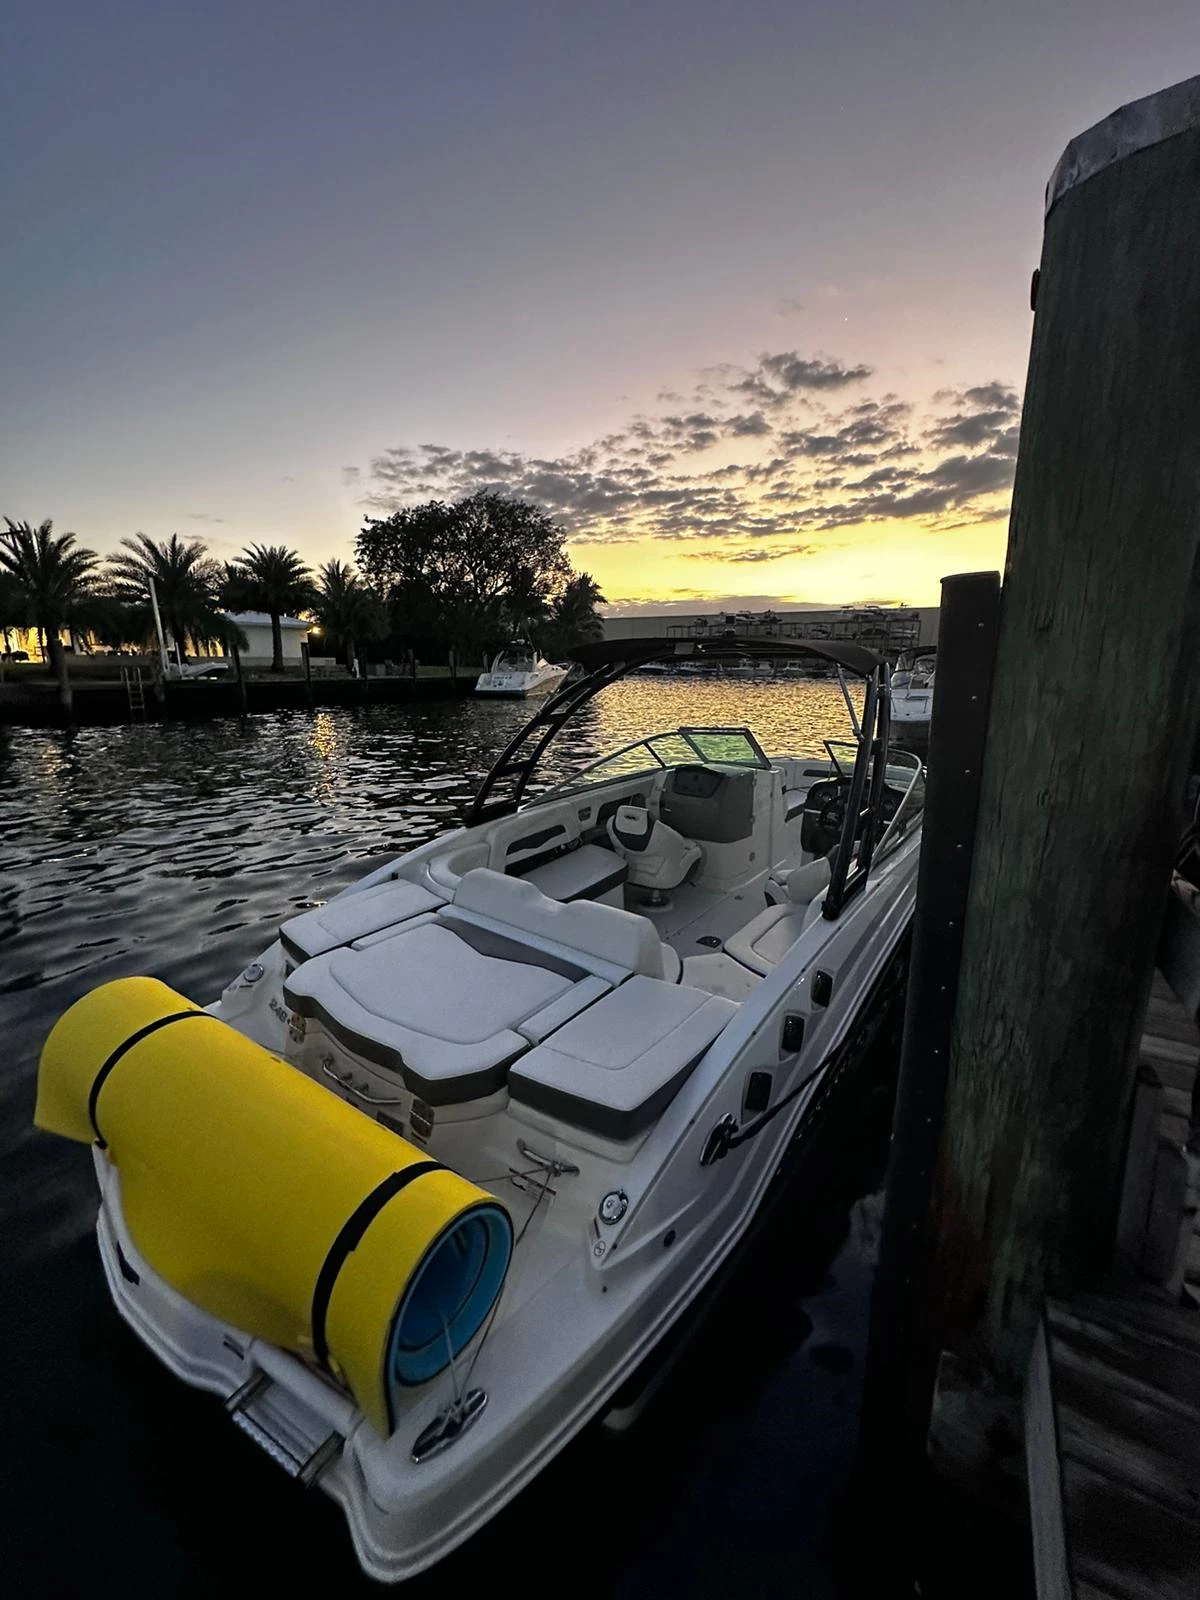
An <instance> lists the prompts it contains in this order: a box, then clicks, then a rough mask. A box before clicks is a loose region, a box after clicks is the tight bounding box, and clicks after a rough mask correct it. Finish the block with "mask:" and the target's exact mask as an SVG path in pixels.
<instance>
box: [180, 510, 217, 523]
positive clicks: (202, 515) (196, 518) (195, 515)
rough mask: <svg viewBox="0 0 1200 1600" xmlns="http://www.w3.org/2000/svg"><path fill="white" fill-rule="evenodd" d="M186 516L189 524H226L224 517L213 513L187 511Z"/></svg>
mask: <svg viewBox="0 0 1200 1600" xmlns="http://www.w3.org/2000/svg"><path fill="white" fill-rule="evenodd" d="M184 516H185V517H186V518H187V520H188V521H189V522H224V521H225V518H224V517H218V516H217V515H216V514H215V513H214V512H212V511H185V512H184Z"/></svg>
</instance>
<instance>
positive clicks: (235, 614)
mask: <svg viewBox="0 0 1200 1600" xmlns="http://www.w3.org/2000/svg"><path fill="white" fill-rule="evenodd" d="M226 615H227V616H228V618H229V620H230V622H235V623H236V624H237V625H238V627H239V628H240V629H241V630H242V632H243V633H244V634H245V635H246V644H247V648H246V649H245V650H243V651H242V660H243V661H244V662H245V663H246V665H247V666H248V667H261V666H267V667H269V666H270V665H271V656H272V653H273V648H272V640H271V618H270V616H269V615H268V614H267V613H266V612H265V611H230V612H227V613H226ZM279 625H280V627H281V628H282V630H283V664H284V666H285V667H287V666H293V667H298V666H299V665H300V662H301V659H302V658H301V655H300V646H301V645H302V644H303V643H304V641H305V640H306V639H307V638H308V636H309V634H310V633H311V631H312V627H313V624H312V623H311V622H301V621H300V618H299V617H281V618H280V619H279Z"/></svg>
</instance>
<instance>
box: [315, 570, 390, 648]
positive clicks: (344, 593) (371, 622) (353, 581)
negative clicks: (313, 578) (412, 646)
mask: <svg viewBox="0 0 1200 1600" xmlns="http://www.w3.org/2000/svg"><path fill="white" fill-rule="evenodd" d="M317 576H318V579H319V584H318V587H317V593H316V598H315V599H314V600H313V601H312V610H313V612H314V614H315V615H316V618H317V621H318V622H319V623H320V624H321V626H322V627H323V628H324V629H325V631H326V633H328V634H329V635H330V636H331V637H332V639H333V640H334V642H335V643H336V644H337V645H338V646H339V647H340V649H341V650H342V651H343V652H344V653H345V657H346V665H347V667H349V668H350V670H351V671H353V670H354V657H355V652H356V649H357V646H358V645H360V644H362V643H364V642H365V641H366V640H368V639H379V638H381V637H382V636H383V634H384V632H385V630H386V627H387V622H386V618H385V615H384V610H383V607H382V606H381V605H380V603H379V600H378V599H377V598H376V596H375V594H374V593H373V592H372V590H371V589H370V588H368V586H367V585H366V584H365V583H364V582H363V580H362V579H361V578H360V577H359V575H358V573H357V572H355V570H354V568H353V567H351V566H349V565H348V564H347V563H346V562H345V561H327V562H326V563H325V565H324V566H323V567H321V568H320V569H319V571H318V574H317Z"/></svg>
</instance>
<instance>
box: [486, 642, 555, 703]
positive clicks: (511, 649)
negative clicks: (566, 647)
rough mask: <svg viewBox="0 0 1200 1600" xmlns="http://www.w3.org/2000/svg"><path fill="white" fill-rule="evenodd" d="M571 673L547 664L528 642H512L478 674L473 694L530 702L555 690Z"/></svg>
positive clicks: (551, 663)
mask: <svg viewBox="0 0 1200 1600" xmlns="http://www.w3.org/2000/svg"><path fill="white" fill-rule="evenodd" d="M570 670H571V668H570V666H569V665H567V664H565V663H563V662H553V661H546V660H545V659H544V658H543V657H542V656H540V655H539V654H538V652H537V651H536V650H535V649H534V647H533V646H532V645H531V644H530V643H529V642H528V641H527V640H525V639H514V640H513V641H512V642H511V643H510V644H506V645H505V646H504V649H503V650H501V651H500V652H499V653H498V654H497V655H496V656H495V657H494V658H493V660H492V664H491V666H490V667H489V668H488V670H487V671H486V672H484V673H481V674H480V676H479V678H478V679H477V681H476V684H475V693H476V694H484V695H492V696H493V697H494V698H497V699H503V700H529V699H532V698H533V697H534V696H535V695H541V694H549V693H550V691H551V690H552V689H557V688H558V686H559V684H560V683H561V682H562V681H563V679H564V678H565V677H566V676H567V674H568V672H570Z"/></svg>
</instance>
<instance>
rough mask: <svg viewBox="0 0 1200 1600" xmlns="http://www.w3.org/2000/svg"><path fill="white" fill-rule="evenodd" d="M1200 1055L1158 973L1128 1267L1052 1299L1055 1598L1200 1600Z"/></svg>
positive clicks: (1139, 1111) (1045, 1353)
mask: <svg viewBox="0 0 1200 1600" xmlns="http://www.w3.org/2000/svg"><path fill="white" fill-rule="evenodd" d="M1198 1060H1200V1031H1198V1030H1197V1028H1196V1025H1195V1023H1194V1022H1193V1021H1192V1019H1191V1017H1190V1016H1189V1015H1188V1014H1187V1012H1185V1011H1184V1009H1183V1007H1182V1006H1181V1005H1180V1003H1179V1001H1178V1000H1177V999H1176V998H1175V997H1174V995H1173V994H1172V992H1171V990H1170V989H1169V988H1168V987H1167V985H1166V983H1165V982H1164V981H1163V979H1162V978H1161V976H1158V975H1156V977H1155V984H1154V990H1153V994H1152V997H1151V1001H1150V1007H1149V1011H1148V1014H1147V1019H1146V1028H1145V1032H1144V1035H1143V1038H1142V1043H1141V1052H1140V1061H1141V1065H1140V1070H1139V1079H1138V1094H1137V1101H1136V1103H1135V1108H1134V1116H1133V1126H1132V1133H1131V1140H1130V1159H1129V1165H1128V1168H1127V1173H1126V1187H1125V1196H1124V1201H1123V1205H1122V1213H1121V1225H1120V1235H1119V1244H1118V1251H1119V1258H1120V1264H1119V1269H1118V1272H1117V1273H1116V1274H1115V1275H1114V1277H1113V1280H1112V1281H1111V1283H1109V1284H1107V1285H1106V1286H1105V1287H1104V1288H1102V1289H1101V1290H1098V1291H1095V1292H1091V1293H1088V1294H1080V1295H1076V1296H1074V1297H1072V1298H1071V1299H1069V1300H1051V1301H1050V1302H1049V1303H1048V1305H1047V1307H1046V1317H1045V1323H1044V1337H1043V1338H1041V1339H1039V1341H1038V1345H1037V1348H1036V1349H1035V1352H1034V1359H1033V1363H1032V1366H1031V1370H1030V1381H1029V1386H1028V1390H1027V1395H1026V1457H1027V1464H1028V1471H1029V1490H1030V1511H1031V1519H1032V1526H1033V1542H1034V1555H1035V1567H1036V1571H1037V1589H1038V1595H1039V1597H1040V1600H1071V1597H1074V1600H1196V1597H1197V1595H1200V1248H1198V1242H1200V1236H1198V1235H1197V1233H1196V1230H1195V1227H1194V1220H1193V1218H1194V1214H1193V1213H1192V1212H1190V1211H1189V1210H1188V1209H1187V1208H1188V1205H1189V1204H1191V1205H1194V1203H1195V1194H1194V1187H1193V1188H1191V1189H1190V1190H1187V1192H1185V1188H1186V1184H1181V1177H1183V1178H1185V1179H1186V1175H1187V1173H1188V1171H1189V1167H1188V1161H1187V1157H1186V1156H1185V1154H1184V1146H1185V1144H1186V1142H1187V1140H1188V1137H1189V1134H1190V1133H1191V1122H1192V1091H1193V1086H1194V1082H1195V1078H1196V1071H1197V1062H1198ZM1177 1200H1182V1202H1183V1206H1182V1211H1180V1212H1177V1213H1176V1215H1175V1217H1174V1218H1172V1216H1171V1209H1172V1207H1173V1206H1174V1205H1175V1203H1176V1201H1177ZM1181 1219H1182V1220H1181Z"/></svg>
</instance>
